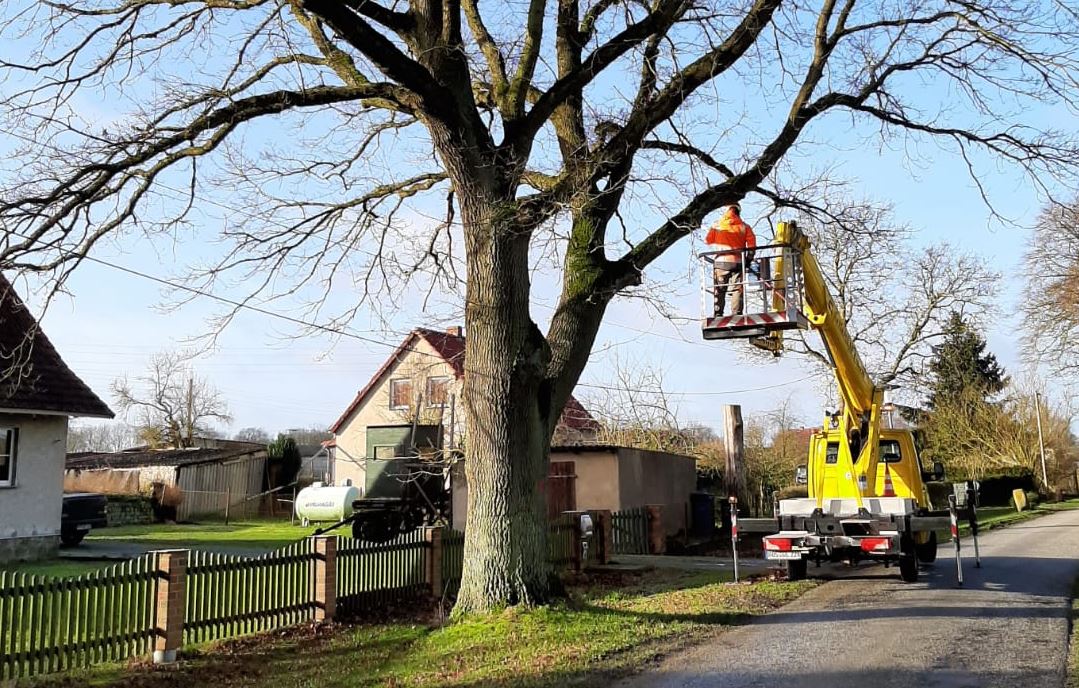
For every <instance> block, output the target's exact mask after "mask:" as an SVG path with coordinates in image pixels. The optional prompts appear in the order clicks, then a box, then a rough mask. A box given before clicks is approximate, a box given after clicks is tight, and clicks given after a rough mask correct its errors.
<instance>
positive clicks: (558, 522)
mask: <svg viewBox="0 0 1079 688" xmlns="http://www.w3.org/2000/svg"><path fill="white" fill-rule="evenodd" d="M550 523H551V525H550V530H549V531H548V533H547V553H548V556H549V557H550V560H551V563H552V564H554V566H555V568H563V567H566V566H570V565H571V564H573V562H574V561H575V560H576V557H577V533H578V527H577V517H576V516H573V515H570V514H566V515H562V516H559V517H557V518H553V519H551V522H550Z"/></svg>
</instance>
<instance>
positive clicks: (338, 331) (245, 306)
mask: <svg viewBox="0 0 1079 688" xmlns="http://www.w3.org/2000/svg"><path fill="white" fill-rule="evenodd" d="M10 233H11V234H15V235H16V236H20V237H22V238H24V239H29V237H27V236H25V235H23V234H19V233H18V232H10ZM57 250H59V251H61V252H63V253H68V254H69V255H78V254H76V253H75V252H73V251H65V250H63V249H57ZM81 257H82V258H83V259H84V260H88V261H91V262H93V263H97V264H99V265H102V266H104V267H107V268H111V269H114V270H117V271H119V272H123V273H125V274H128V275H132V276H134V277H139V278H142V279H145V280H149V281H152V282H155V283H157V284H160V285H162V286H166V287H169V288H172V289H179V290H182V291H186V292H188V293H190V294H194V295H195V296H199V297H202V298H208V299H211V300H214V301H219V302H221V303H225V304H228V305H230V306H233V307H235V308H237V309H239V310H245V311H252V312H254V313H258V314H260V315H264V316H268V317H271V318H277V319H279V320H284V321H286V322H289V323H291V324H293V325H300V326H302V327H307V328H311V329H315V330H320V331H323V332H327V333H329V334H333V335H337V336H343V337H350V338H352V339H356V340H359V341H362V342H367V343H370V344H377V345H379V346H384V347H389V348H392V349H395V350H396V349H398V348H399V347H400V345H399V344H393V343H392V342H385V341H382V340H379V339H374V338H372V337H365V336H363V335H360V334H357V333H355V332H351V331H349V330H346V329H343V328H334V327H330V326H328V325H321V324H319V323H313V322H309V321H306V320H302V319H300V318H295V317H292V316H290V315H285V314H284V313H278V312H276V311H271V310H269V309H266V308H262V307H260V306H256V305H252V304H249V303H244V302H242V301H237V300H235V299H230V298H227V297H224V296H221V295H219V294H214V293H213V292H208V291H205V290H202V289H197V288H195V287H191V286H189V285H186V284H182V283H178V282H174V281H172V280H168V279H165V278H163V277H158V276H157V275H152V274H150V273H147V272H144V271H142V270H136V269H134V268H130V267H127V266H125V265H120V264H118V263H113V262H111V261H108V260H105V259H102V258H96V257H94V256H81ZM644 334H647V333H644ZM405 350H406V351H409V352H410V353H416V354H420V355H423V356H427V357H430V358H437V359H440V360H441V359H442V356H441V355H439V354H433V353H429V352H426V351H422V350H420V349H417V348H415V347H406V348H405ZM812 377H813V375H807V376H805V377H802V378H798V379H796V380H789V381H786V382H781V383H776V384H773V385H764V386H761V387H752V388H745V389H733V390H712V391H693V392H664V394H667V395H668V396H723V395H730V394H743V393H748V392H759V391H764V390H768V389H775V388H777V387H785V386H787V385H793V384H797V383H799V382H804V381H805V380H808V379H810V378H812ZM577 386H578V387H586V388H589V389H603V390H608V391H618V392H642V393H647V392H651V391H653V390H646V389H633V388H626V387H617V386H613V385H601V384H597V383H589V382H578V383H577Z"/></svg>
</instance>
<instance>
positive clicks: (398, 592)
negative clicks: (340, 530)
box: [336, 530, 431, 614]
mask: <svg viewBox="0 0 1079 688" xmlns="http://www.w3.org/2000/svg"><path fill="white" fill-rule="evenodd" d="M430 552H431V544H430V542H428V540H427V538H426V532H425V531H422V530H416V531H413V532H411V533H408V534H407V535H401V536H399V537H397V538H396V539H394V540H393V541H391V542H388V543H385V544H377V545H376V544H371V543H368V542H364V541H363V540H354V539H352V538H344V537H341V538H338V539H337V579H336V585H337V607H338V609H339V610H341V611H342V612H344V613H346V614H358V613H361V612H363V611H364V610H365V609H370V608H371V607H377V606H380V605H383V604H386V603H389V602H395V601H399V600H402V599H408V598H413V597H422V596H423V595H426V594H429V588H428V584H427V566H428V559H429V557H430Z"/></svg>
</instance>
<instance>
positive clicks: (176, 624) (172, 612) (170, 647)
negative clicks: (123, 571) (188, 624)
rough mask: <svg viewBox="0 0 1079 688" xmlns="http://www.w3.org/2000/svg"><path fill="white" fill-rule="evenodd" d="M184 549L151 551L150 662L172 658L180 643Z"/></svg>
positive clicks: (182, 615)
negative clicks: (153, 577) (154, 581)
mask: <svg viewBox="0 0 1079 688" xmlns="http://www.w3.org/2000/svg"><path fill="white" fill-rule="evenodd" d="M187 554H188V552H187V550H183V549H176V550H163V551H160V552H155V553H154V555H155V557H154V563H155V568H156V571H157V599H156V600H155V605H154V613H155V620H154V634H155V635H154V663H155V664H159V663H163V662H175V661H176V652H177V651H178V650H179V649H180V646H181V645H182V644H183V638H184V612H185V609H184V606H185V603H186V583H187Z"/></svg>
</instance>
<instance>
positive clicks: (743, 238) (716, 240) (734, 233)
mask: <svg viewBox="0 0 1079 688" xmlns="http://www.w3.org/2000/svg"><path fill="white" fill-rule="evenodd" d="M704 242H705V243H706V244H708V245H710V246H713V247H715V248H714V249H713V250H715V251H725V250H731V251H740V250H742V249H744V248H757V236H756V235H755V234H753V228H752V227H750V226H749V225H748V224H746V223H745V221H744V220H742V218H740V217H738V216H737V215H735V213H734V210H733V209H732V208H727V212H725V213H723V217H721V218H719V221H718V222H716V223H715V224H713V225H712V226H711V227H710V228H709V229H708V236H706V237H705V239H704Z"/></svg>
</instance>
